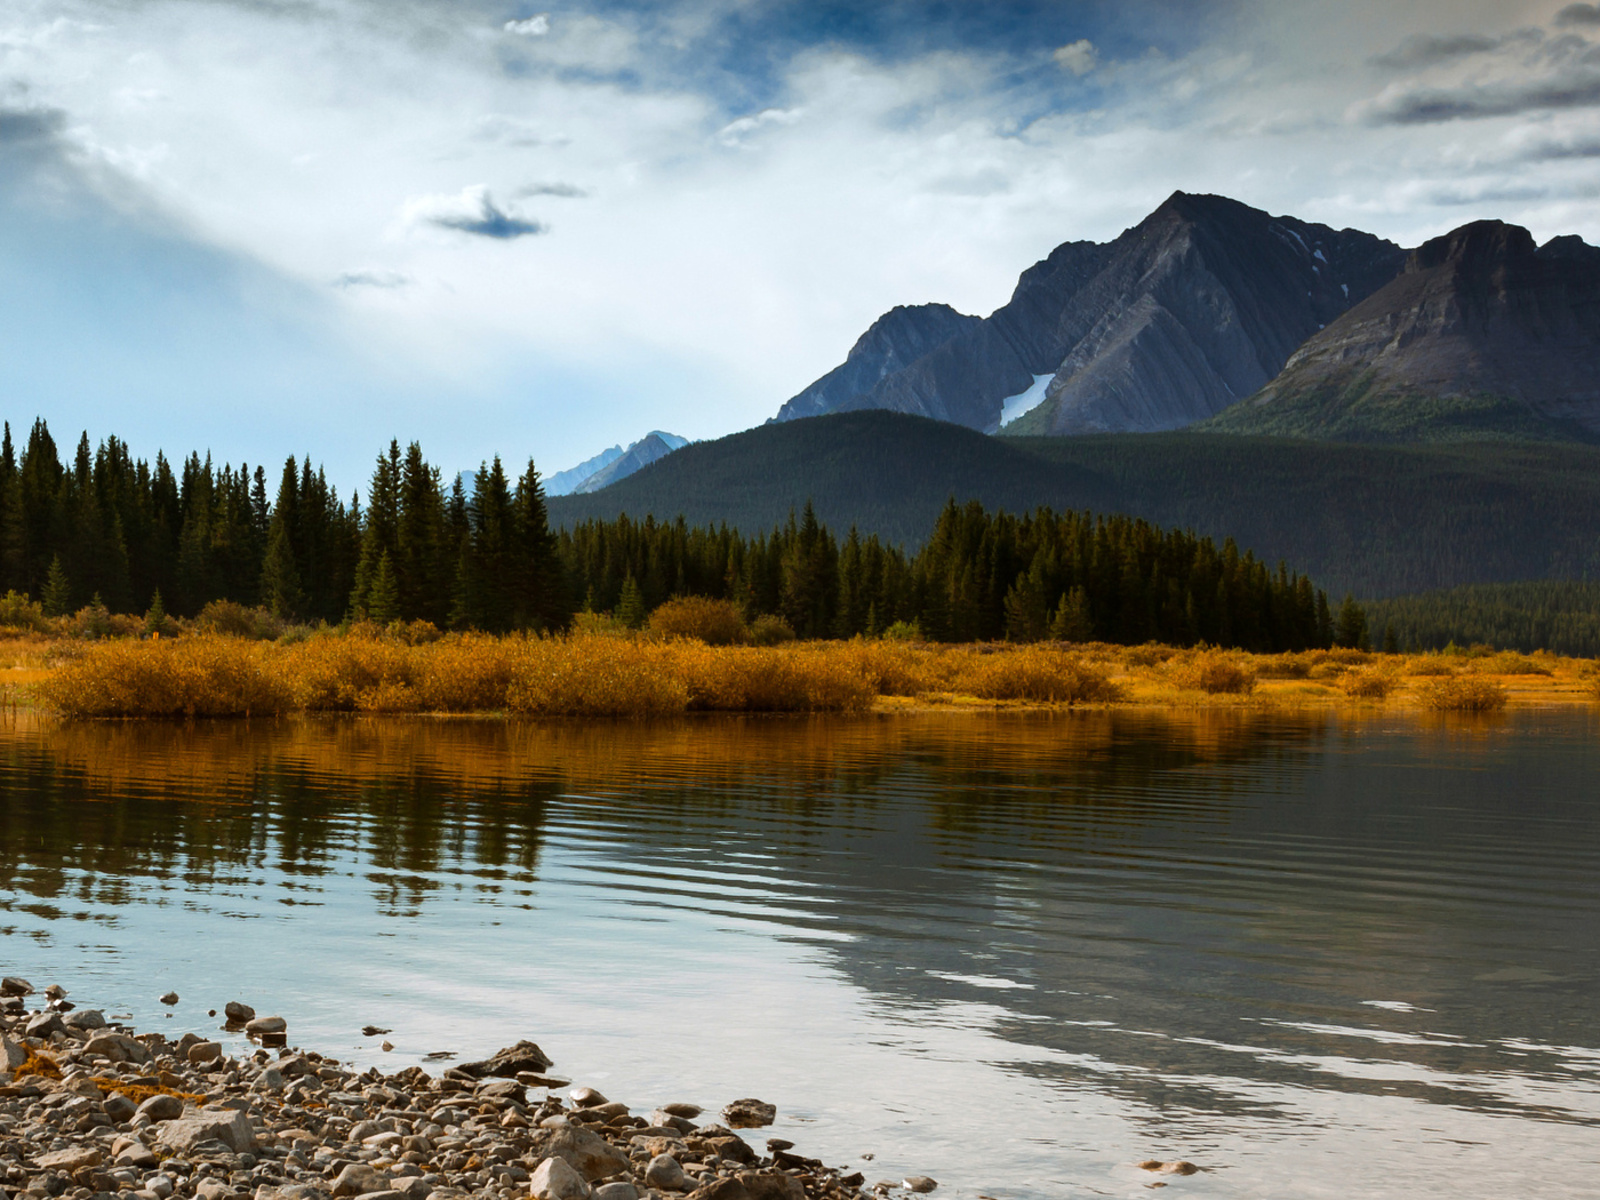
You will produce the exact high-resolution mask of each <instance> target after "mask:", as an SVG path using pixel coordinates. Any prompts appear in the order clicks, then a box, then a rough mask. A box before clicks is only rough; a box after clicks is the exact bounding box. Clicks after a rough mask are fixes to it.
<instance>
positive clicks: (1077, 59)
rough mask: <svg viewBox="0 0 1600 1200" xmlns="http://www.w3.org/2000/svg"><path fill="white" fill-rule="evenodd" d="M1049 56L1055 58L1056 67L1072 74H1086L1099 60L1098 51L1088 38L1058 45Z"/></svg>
mask: <svg viewBox="0 0 1600 1200" xmlns="http://www.w3.org/2000/svg"><path fill="white" fill-rule="evenodd" d="M1050 57H1051V58H1053V59H1055V62H1056V65H1057V66H1058V67H1060V68H1061V69H1062V70H1064V71H1070V72H1072V74H1074V75H1087V74H1088V73H1089V72H1090V71H1092V70H1094V69H1095V66H1096V64H1097V63H1098V62H1099V61H1100V53H1099V51H1097V50H1096V49H1095V47H1094V43H1093V42H1091V41H1090V40H1089V39H1088V38H1079V39H1078V40H1077V41H1075V42H1072V43H1070V44H1068V45H1065V46H1059V47H1057V48H1056V51H1055V53H1053V54H1052V55H1051V56H1050Z"/></svg>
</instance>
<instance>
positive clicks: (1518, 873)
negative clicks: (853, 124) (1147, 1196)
mask: <svg viewBox="0 0 1600 1200" xmlns="http://www.w3.org/2000/svg"><path fill="white" fill-rule="evenodd" d="M1597 734H1600V727H1597V722H1596V719H1595V717H1594V716H1593V715H1591V714H1590V713H1588V712H1564V713H1552V714H1542V713H1522V714H1515V715H1513V716H1511V717H1509V718H1502V719H1499V720H1494V721H1489V722H1479V723H1464V724H1461V723H1438V722H1432V723H1430V722H1427V721H1421V720H1412V719H1404V718H1398V717H1397V718H1393V719H1370V718H1369V719H1362V720H1356V719H1353V718H1352V719H1340V718H1336V717H1331V716H1326V715H1317V716H1310V717H1300V718H1291V717H1265V716H1261V715H1252V714H1237V713H1234V714H1229V713H1210V714H1192V715H1177V716H1151V715H1148V714H1146V715H1140V714H1131V713H1092V714H1073V715H993V716H989V715H979V716H973V715H951V716H927V717H904V716H901V717H894V718H857V719H842V718H839V719H835V718H829V719H805V720H794V719H781V720H702V721H683V722H674V723H669V724H662V725H628V724H546V725H540V724H526V725H517V724H503V723H498V722H478V721H428V720H361V719H348V720H337V719H330V720H294V721H283V722H274V723H261V722H255V723H249V724H244V723H221V724H214V725H204V724H202V725H196V726H189V727H183V726H163V725H150V724H133V725H116V724H99V725H77V726H51V725H48V724H37V723H31V722H28V721H26V720H24V721H22V722H20V723H16V724H13V725H12V726H10V727H6V728H3V729H0V934H3V936H0V968H3V969H4V970H5V971H6V972H20V973H22V974H24V975H27V976H29V977H30V978H32V979H33V980H34V982H35V983H36V984H41V985H42V984H43V983H45V982H48V981H51V980H60V981H61V982H62V983H64V984H65V986H67V987H68V988H70V989H72V991H73V993H74V998H75V999H78V1000H80V1001H83V1002H85V1003H93V1004H94V1005H96V1006H99V1007H104V1008H106V1010H107V1011H108V1012H111V1013H122V1014H128V1015H129V1016H130V1017H132V1018H133V1019H134V1020H135V1021H136V1022H137V1023H138V1024H140V1025H141V1026H146V1027H148V1026H153V1025H156V1024H158V1023H159V1024H160V1025H161V1026H162V1027H163V1028H165V1029H168V1030H169V1031H170V1032H171V1033H172V1034H173V1035H176V1034H177V1033H179V1032H181V1031H183V1030H186V1029H191V1028H192V1029H196V1030H200V1031H204V1032H210V1031H212V1030H213V1029H214V1028H215V1026H216V1022H215V1021H214V1020H211V1019H209V1018H208V1017H207V1015H206V1013H207V1010H208V1009H212V1008H217V1009H220V1008H221V1006H222V1003H223V1002H224V1001H225V1000H228V999H232V998H236V997H237V998H242V999H245V1000H247V1001H248V1002H250V1003H252V1004H254V1005H255V1006H256V1007H257V1008H258V1009H260V1010H262V1011H263V1012H265V1011H273V1012H279V1013H282V1014H283V1015H284V1016H286V1017H287V1018H288V1019H289V1021H290V1024H291V1036H292V1038H293V1040H295V1041H296V1042H298V1043H300V1044H303V1045H306V1046H309V1047H313V1048H317V1049H321V1050H323V1051H324V1052H327V1053H331V1054H335V1055H337V1056H339V1057H341V1058H343V1059H345V1060H348V1061H353V1062H357V1063H360V1064H363V1065H366V1064H369V1063H380V1064H381V1065H383V1066H384V1068H385V1069H388V1070H393V1069H397V1068H399V1067H401V1066H405V1065H410V1064H411V1063H416V1062H423V1063H424V1065H431V1066H432V1067H433V1069H435V1070H437V1069H439V1067H438V1060H428V1059H426V1058H425V1056H427V1055H429V1054H431V1053H435V1052H449V1051H456V1052H460V1053H461V1054H462V1055H464V1056H471V1057H475V1056H479V1055H481V1054H484V1053H487V1052H490V1051H493V1050H494V1049H497V1048H498V1047H499V1046H501V1045H504V1044H507V1043H509V1042H512V1041H515V1040H516V1039H517V1038H521V1037H529V1038H532V1039H533V1040H535V1041H537V1042H539V1043H540V1044H541V1045H542V1046H543V1047H544V1049H545V1050H546V1051H547V1052H548V1053H549V1054H551V1055H552V1056H553V1057H554V1058H555V1059H556V1061H557V1064H558V1067H559V1069H560V1070H561V1071H562V1072H563V1073H569V1074H570V1077H572V1078H575V1079H577V1080H579V1081H581V1082H584V1083H591V1084H594V1085H596V1086H599V1087H600V1088H602V1089H603V1090H605V1091H607V1092H608V1093H609V1094H611V1095H612V1096H613V1097H614V1098H621V1099H625V1100H627V1101H628V1102H630V1103H632V1104H634V1105H635V1106H636V1107H637V1106H644V1105H650V1104H654V1103H658V1102H663V1101H667V1100H672V1099H689V1100H694V1101H696V1102H699V1103H702V1104H704V1105H706V1106H707V1107H708V1108H709V1107H718V1106H720V1105H721V1104H722V1103H724V1102H726V1101H728V1100H731V1099H733V1098H735V1097H739V1096H746V1095H751V1096H758V1097H761V1098H764V1099H767V1100H770V1101H773V1102H774V1103H776V1104H778V1106H779V1108H780V1110H781V1112H782V1114H783V1115H782V1117H781V1118H780V1122H779V1125H778V1127H777V1129H776V1132H777V1133H779V1134H781V1135H783V1136H787V1137H790V1138H792V1139H793V1140H795V1141H796V1142H798V1143H799V1145H800V1148H801V1150H802V1152H805V1153H810V1154H814V1155H818V1156H820V1157H824V1158H826V1159H827V1160H828V1161H830V1162H832V1163H837V1164H840V1165H845V1164H854V1165H859V1166H860V1168H861V1169H862V1170H863V1171H864V1172H865V1173H866V1174H867V1177H868V1179H869V1181H871V1180H874V1179H879V1178H894V1179H898V1178H899V1177H900V1176H901V1175H903V1174H907V1173H913V1172H918V1173H925V1174H930V1175H933V1176H934V1177H936V1178H938V1179H939V1180H940V1181H941V1192H940V1194H945V1195H954V1196H959V1197H972V1198H976V1197H978V1196H980V1195H986V1196H990V1197H997V1198H1005V1200H1012V1198H1015V1200H1023V1198H1033V1197H1060V1196H1095V1195H1114V1196H1123V1195H1134V1194H1144V1193H1145V1188H1146V1185H1147V1184H1149V1183H1151V1182H1153V1179H1152V1177H1151V1176H1149V1175H1147V1174H1145V1173H1144V1172H1141V1171H1139V1170H1138V1169H1137V1168H1136V1167H1135V1166H1134V1165H1133V1164H1135V1163H1136V1162H1138V1161H1140V1160H1143V1159H1147V1158H1164V1159H1170V1158H1180V1157H1181V1158H1186V1159H1189V1160H1192V1161H1194V1162H1195V1163H1197V1164H1199V1165H1200V1166H1201V1167H1203V1168H1205V1169H1204V1171H1203V1172H1202V1173H1201V1174H1198V1175H1195V1176H1192V1177H1189V1178H1171V1179H1166V1180H1164V1182H1167V1183H1168V1184H1169V1187H1170V1188H1171V1189H1172V1190H1170V1191H1169V1192H1167V1193H1166V1194H1168V1195H1174V1196H1177V1195H1194V1196H1248V1197H1290V1196H1297V1197H1299V1196H1303V1197H1323V1196H1327V1197H1335V1196H1337V1197H1346V1196H1351V1195H1361V1196H1370V1197H1384V1196H1394V1197H1401V1196H1405V1197H1418V1196H1445V1195H1449V1196H1486V1197H1487V1196H1505V1195H1511V1194H1515V1195H1519V1196H1525V1197H1564V1196H1580V1195H1582V1196H1591V1195H1593V1194H1594V1189H1595V1184H1594V1180H1595V1178H1596V1177H1597V1176H1596V1171H1597V1168H1600V1128H1597V1127H1600V1006H1597V1005H1596V1002H1595V996H1596V989H1597V985H1600V820H1597V817H1596V803H1595V801H1596V787H1595V782H1594V781H1595V780H1596V779H1597V778H1600V753H1597V745H1600V742H1597ZM169 988H171V989H174V990H176V991H178V992H179V993H180V995H181V996H182V997H183V999H182V1002H181V1003H180V1004H179V1005H178V1006H177V1007H176V1009H175V1010H172V1011H171V1012H170V1014H169V1012H168V1010H166V1009H164V1008H162V1006H161V1005H159V1004H158V1003H157V1002H156V997H158V996H160V995H161V994H162V993H163V992H165V991H167V990H168V989H169ZM368 1023H373V1024H377V1025H380V1026H386V1027H389V1028H391V1029H392V1030H393V1032H392V1033H391V1034H390V1035H389V1040H390V1041H392V1042H393V1043H394V1045H395V1049H394V1051H393V1052H392V1053H388V1054H385V1053H383V1052H382V1051H381V1050H380V1049H379V1047H378V1045H377V1042H378V1041H379V1040H380V1039H376V1038H363V1037H362V1036H361V1034H360V1029H361V1026H363V1025H365V1024H368ZM869 1153H870V1154H872V1155H874V1156H875V1157H874V1158H873V1159H871V1160H865V1159H863V1157H862V1156H863V1155H865V1154H869Z"/></svg>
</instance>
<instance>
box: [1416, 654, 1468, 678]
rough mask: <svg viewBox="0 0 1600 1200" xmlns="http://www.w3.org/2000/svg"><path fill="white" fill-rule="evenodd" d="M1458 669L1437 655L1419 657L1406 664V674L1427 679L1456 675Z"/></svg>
mask: <svg viewBox="0 0 1600 1200" xmlns="http://www.w3.org/2000/svg"><path fill="white" fill-rule="evenodd" d="M1455 673H1456V669H1455V667H1454V666H1453V665H1451V663H1450V661H1449V660H1448V659H1445V658H1441V657H1440V656H1439V655H1437V654H1427V655H1419V656H1417V657H1415V658H1411V659H1409V660H1407V662H1406V674H1407V675H1416V676H1419V677H1422V678H1427V679H1437V678H1440V677H1442V676H1446V675H1454V674H1455Z"/></svg>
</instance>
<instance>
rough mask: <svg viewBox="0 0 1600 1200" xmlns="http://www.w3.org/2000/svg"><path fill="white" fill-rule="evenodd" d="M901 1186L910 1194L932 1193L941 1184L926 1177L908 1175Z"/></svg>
mask: <svg viewBox="0 0 1600 1200" xmlns="http://www.w3.org/2000/svg"><path fill="white" fill-rule="evenodd" d="M901 1185H902V1186H903V1187H904V1188H905V1189H906V1191H908V1192H931V1191H933V1189H934V1188H936V1187H938V1186H939V1184H938V1182H937V1181H936V1180H933V1179H929V1178H928V1177H927V1176H926V1175H907V1176H906V1177H905V1179H904V1180H902V1181H901Z"/></svg>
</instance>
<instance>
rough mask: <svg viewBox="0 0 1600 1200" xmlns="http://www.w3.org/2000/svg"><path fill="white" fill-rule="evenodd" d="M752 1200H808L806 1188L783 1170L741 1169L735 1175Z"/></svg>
mask: <svg viewBox="0 0 1600 1200" xmlns="http://www.w3.org/2000/svg"><path fill="white" fill-rule="evenodd" d="M735 1178H737V1179H738V1181H739V1182H740V1183H741V1184H743V1185H744V1190H745V1194H746V1195H748V1196H749V1197H750V1200H806V1189H805V1188H804V1186H802V1185H801V1183H800V1181H799V1180H798V1179H796V1178H795V1177H794V1176H793V1175H785V1174H784V1173H783V1172H781V1171H741V1172H739V1174H738V1175H737V1176H736V1177H735Z"/></svg>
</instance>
